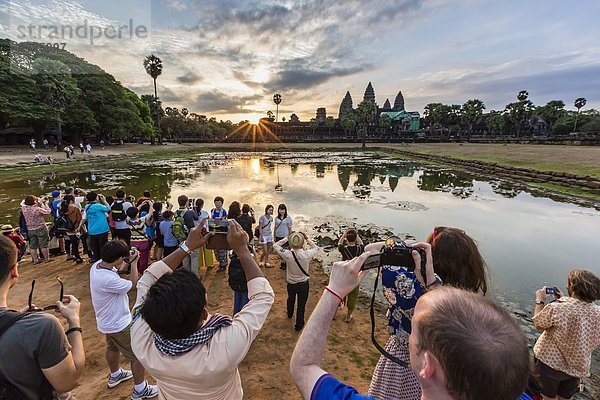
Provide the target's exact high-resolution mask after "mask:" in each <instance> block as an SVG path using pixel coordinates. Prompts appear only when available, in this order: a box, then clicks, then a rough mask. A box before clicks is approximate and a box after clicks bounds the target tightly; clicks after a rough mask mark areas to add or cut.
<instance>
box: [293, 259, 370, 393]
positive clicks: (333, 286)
mask: <svg viewBox="0 0 600 400" xmlns="http://www.w3.org/2000/svg"><path fill="white" fill-rule="evenodd" d="M369 255H370V253H363V254H362V255H361V256H360V257H358V258H355V259H353V260H350V261H345V262H341V261H340V262H336V263H334V264H333V266H332V268H331V275H330V277H329V285H328V286H327V287H328V288H329V289H330V290H331V291H329V290H325V292H323V295H322V296H321V300H319V304H317V307H316V308H315V310H314V311H313V313H312V315H311V316H310V319H309V320H308V323H307V324H306V326H305V327H304V330H303V331H302V335H301V336H300V339H299V340H298V343H297V344H296V348H295V349H294V353H293V354H292V359H291V360H290V373H291V375H292V380H293V381H294V384H295V385H296V387H298V390H300V393H302V397H304V398H305V399H309V398H310V395H311V393H312V390H313V387H314V385H315V383H316V382H317V380H318V379H319V378H320V377H321V376H322V375H323V374H325V373H326V372H325V371H324V370H323V369H322V368H321V366H320V364H321V361H322V359H323V351H324V348H325V343H326V341H327V332H328V331H329V327H330V326H331V321H332V320H333V317H334V315H335V312H336V310H337V308H338V306H339V305H340V301H341V299H342V298H344V296H346V295H347V294H348V293H350V292H351V291H352V290H354V288H355V287H356V286H358V285H359V284H360V282H361V281H362V279H363V278H364V277H365V275H366V273H365V271H361V270H360V267H361V266H362V265H363V263H364V262H365V260H366V259H367V257H368V256H369ZM332 292H333V293H332ZM334 293H335V294H334ZM337 296H340V297H339V298H338V297H337Z"/></svg>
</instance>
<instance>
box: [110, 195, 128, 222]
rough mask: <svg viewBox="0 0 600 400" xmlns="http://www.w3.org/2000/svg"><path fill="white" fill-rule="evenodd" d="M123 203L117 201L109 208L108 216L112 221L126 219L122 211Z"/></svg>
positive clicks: (119, 200)
mask: <svg viewBox="0 0 600 400" xmlns="http://www.w3.org/2000/svg"><path fill="white" fill-rule="evenodd" d="M123 203H125V200H123V199H117V200H115V202H114V203H113V204H112V206H110V215H111V217H112V220H113V221H116V222H119V221H125V220H126V219H127V215H126V214H125V210H124V209H123Z"/></svg>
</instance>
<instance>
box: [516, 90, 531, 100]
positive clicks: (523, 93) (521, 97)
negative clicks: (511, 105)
mask: <svg viewBox="0 0 600 400" xmlns="http://www.w3.org/2000/svg"><path fill="white" fill-rule="evenodd" d="M528 97H529V92H528V91H527V90H521V91H520V92H519V93H518V94H517V100H519V101H525V100H527V98H528Z"/></svg>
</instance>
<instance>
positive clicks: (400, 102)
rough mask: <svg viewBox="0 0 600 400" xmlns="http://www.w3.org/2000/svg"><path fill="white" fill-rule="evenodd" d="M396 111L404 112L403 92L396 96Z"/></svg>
mask: <svg viewBox="0 0 600 400" xmlns="http://www.w3.org/2000/svg"><path fill="white" fill-rule="evenodd" d="M393 110H394V111H404V96H402V91H400V92H398V95H397V96H396V100H394V108H393Z"/></svg>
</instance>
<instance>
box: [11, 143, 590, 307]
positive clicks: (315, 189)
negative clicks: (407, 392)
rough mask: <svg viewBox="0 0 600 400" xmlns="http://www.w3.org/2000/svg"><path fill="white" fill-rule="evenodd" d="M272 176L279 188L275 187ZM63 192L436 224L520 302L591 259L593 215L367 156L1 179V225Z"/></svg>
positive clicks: (263, 158)
mask: <svg viewBox="0 0 600 400" xmlns="http://www.w3.org/2000/svg"><path fill="white" fill-rule="evenodd" d="M288 165H289V167H288ZM277 172H278V173H277ZM278 175H279V182H280V185H281V189H282V190H281V191H277V190H275V187H276V184H277V182H278ZM92 176H95V178H96V179H95V180H94V179H93V178H92ZM67 186H80V187H82V188H83V189H86V190H96V191H100V192H102V193H104V194H112V195H114V193H115V192H116V190H118V189H121V188H123V189H124V190H125V191H126V192H127V193H128V194H133V195H135V196H136V197H137V196H139V195H140V194H141V193H142V192H143V191H145V190H149V191H150V192H151V193H152V195H153V197H154V198H155V199H158V200H163V201H164V200H170V201H171V202H173V203H174V202H175V201H176V199H177V196H179V195H181V194H187V195H188V196H190V197H193V198H203V199H204V200H205V203H206V207H207V208H210V207H211V206H212V199H213V198H214V197H215V196H223V197H224V198H225V203H226V204H229V203H230V202H231V201H233V200H237V201H240V202H242V203H248V204H251V205H252V206H253V207H254V209H255V210H261V211H262V210H263V209H264V207H265V206H266V205H267V204H279V203H285V204H286V205H287V206H288V209H289V210H290V214H291V215H292V217H294V218H297V220H298V221H300V220H301V219H300V217H303V218H305V220H309V219H310V218H314V217H327V216H332V217H335V216H344V217H346V218H351V219H352V218H354V219H356V221H357V223H365V224H366V223H373V224H376V225H379V226H386V227H391V228H392V230H393V231H394V232H396V233H398V234H405V235H411V236H414V237H416V238H417V239H419V240H423V239H425V238H426V237H427V234H428V233H429V232H430V230H431V228H432V227H433V226H435V225H448V226H458V227H461V228H463V229H465V230H466V231H467V232H469V234H470V235H472V236H473V237H474V238H475V239H477V240H478V241H479V243H480V246H481V248H482V253H483V254H484V255H485V257H486V261H487V262H488V264H489V265H490V267H491V268H492V270H493V283H494V286H495V288H496V290H497V291H499V292H501V293H504V294H505V295H506V296H507V298H514V299H521V298H522V299H524V301H529V300H530V297H531V292H530V290H531V288H533V287H537V286H539V285H540V283H542V284H545V283H546V282H548V283H555V282H562V281H564V277H566V275H567V273H568V270H569V269H570V268H571V267H573V266H572V265H571V263H572V260H573V259H577V260H578V261H577V262H578V266H579V267H582V268H586V267H587V268H589V269H591V270H594V269H595V270H596V271H597V270H598V267H597V260H598V259H600V247H598V246H597V243H596V241H597V238H598V237H600V224H598V221H600V219H598V217H599V216H600V213H599V212H598V211H596V210H593V209H589V208H584V207H579V206H575V205H571V204H566V203H558V202H554V201H552V200H550V198H549V196H544V197H540V198H538V197H535V196H537V195H538V194H535V193H530V192H529V190H527V189H523V188H522V187H514V186H513V185H511V184H509V183H508V182H506V181H502V180H498V179H489V180H486V179H484V178H481V177H479V176H477V177H476V176H475V175H472V174H470V173H467V172H462V171H455V170H451V169H442V168H440V167H437V166H427V165H419V164H415V163H414V162H413V161H410V160H399V159H392V158H384V157H382V156H380V155H375V154H368V153H366V154H362V153H343V152H340V153H324V152H323V153H317V152H310V153H308V152H307V153H264V154H262V153H235V154H233V153H219V154H203V155H199V156H197V157H193V158H186V159H183V158H179V159H171V160H156V161H143V162H128V163H125V162H123V163H122V164H120V165H116V166H114V167H110V168H109V167H97V168H90V169H89V170H87V171H80V172H73V173H65V174H59V175H52V174H47V175H40V176H38V177H31V178H29V180H22V181H19V180H12V181H11V180H7V179H3V181H2V182H0V214H1V215H2V220H1V222H2V223H11V224H12V225H13V226H14V225H15V224H17V222H18V221H17V210H18V208H19V203H20V201H21V200H22V199H23V198H24V197H25V196H26V195H28V194H36V195H40V194H48V193H49V192H51V191H52V190H54V189H56V188H65V187H67ZM481 221H485V223H482V222H481ZM565 238H568V240H569V241H571V242H572V243H578V246H581V248H585V249H586V251H584V252H583V254H580V253H581V252H578V253H577V255H576V257H575V256H574V255H573V254H569V251H565V250H564V249H562V250H561V249H558V248H557V246H555V245H554V244H555V243H560V242H564V241H565ZM507 249H510V254H507ZM540 280H544V282H540Z"/></svg>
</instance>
